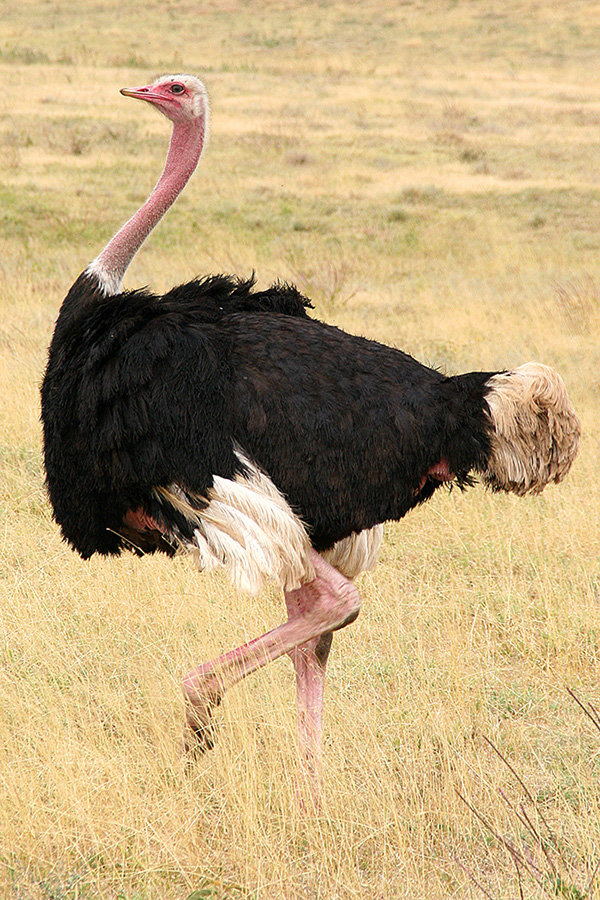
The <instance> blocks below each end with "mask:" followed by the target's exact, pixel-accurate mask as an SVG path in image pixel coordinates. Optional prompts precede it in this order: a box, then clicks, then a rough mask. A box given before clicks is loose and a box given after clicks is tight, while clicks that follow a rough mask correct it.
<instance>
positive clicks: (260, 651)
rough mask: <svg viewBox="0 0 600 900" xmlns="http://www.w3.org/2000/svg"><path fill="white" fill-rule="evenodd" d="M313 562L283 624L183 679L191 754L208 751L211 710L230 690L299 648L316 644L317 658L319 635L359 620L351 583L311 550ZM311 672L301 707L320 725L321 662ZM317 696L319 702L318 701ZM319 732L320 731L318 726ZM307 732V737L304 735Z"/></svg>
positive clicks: (309, 739)
mask: <svg viewBox="0 0 600 900" xmlns="http://www.w3.org/2000/svg"><path fill="white" fill-rule="evenodd" d="M311 560H312V563H313V565H314V568H315V576H316V577H315V579H314V581H311V582H309V583H308V584H304V585H302V587H300V588H299V589H298V590H296V591H289V592H286V602H287V603H288V604H289V605H288V608H289V607H290V606H292V607H293V611H294V615H293V616H292V617H291V618H290V619H288V621H287V622H285V623H284V624H283V625H278V626H277V628H274V629H273V630H272V631H268V632H267V633H266V634H263V635H262V636H261V637H258V638H255V639H254V640H253V641H250V642H249V643H247V644H244V645H243V646H242V647H237V648H236V649H235V650H230V651H229V652H228V653H224V654H223V656H219V657H218V658H217V659H213V660H211V661H210V662H207V663H203V664H202V665H200V666H197V668H195V669H192V671H191V672H188V674H187V675H186V676H185V678H184V681H183V689H184V693H185V698H186V707H187V724H188V734H189V738H188V740H187V741H186V745H187V748H188V749H189V750H192V751H203V750H207V749H210V748H211V747H212V745H213V729H212V722H211V719H212V710H213V709H214V707H215V706H218V704H219V703H220V702H221V700H222V698H223V695H224V694H225V691H226V690H227V689H228V688H230V687H232V686H233V685H234V684H237V682H238V681H241V680H242V679H243V678H245V677H246V676H247V675H250V674H251V673H252V672H255V671H256V670H257V669H260V668H262V667H263V666H265V665H267V663H270V662H273V661H274V660H275V659H278V658H279V657H280V656H283V655H284V654H285V653H289V654H291V653H292V652H293V651H294V650H295V649H296V648H297V647H300V646H301V645H304V644H308V643H309V642H310V641H315V645H314V650H313V651H312V652H314V653H315V654H316V653H317V648H318V647H319V638H320V637H321V636H322V635H327V634H328V633H329V632H331V631H336V630H337V629H338V628H343V627H344V626H345V625H349V624H350V622H353V621H354V619H355V618H356V617H357V615H358V610H359V608H360V597H359V595H358V591H357V590H356V588H355V587H354V585H353V584H352V582H350V581H348V579H347V578H345V577H344V576H343V575H341V574H340V573H339V572H338V571H337V570H336V569H334V568H333V566H330V565H329V563H327V562H326V561H325V560H324V559H323V558H322V557H321V556H319V554H318V553H317V552H316V551H314V550H311ZM288 597H289V600H288ZM325 643H326V642H325V641H324V642H322V643H321V646H320V648H319V654H320V655H323V652H324V647H325ZM328 652H329V648H328V647H327V653H328ZM309 653H310V651H309ZM315 659H316V657H315ZM325 659H326V656H325ZM302 666H304V662H302ZM320 668H322V669H323V671H322V673H319V669H320ZM309 670H310V675H308V674H307V675H306V676H304V675H302V676H301V682H302V684H303V685H304V684H306V685H307V686H306V687H302V688H301V689H299V691H300V693H301V695H302V701H301V702H303V703H305V704H306V705H307V706H308V707H310V709H311V710H314V712H311V713H310V716H309V718H308V719H307V720H306V721H307V722H308V721H309V720H310V719H311V718H312V719H315V716H316V720H318V722H320V721H321V714H320V712H318V709H319V708H320V707H321V708H322V685H321V686H320V687H319V681H323V679H324V671H325V670H324V666H322V665H321V663H318V664H317V666H316V667H314V666H313V665H312V662H311V664H310V667H309ZM314 672H316V680H314V684H315V686H314V689H313V688H312V687H310V685H311V684H313V677H312V675H313V674H314ZM319 693H320V696H321V700H318V699H317V698H318V696H319ZM318 728H319V730H320V725H319V726H318ZM308 729H309V731H310V732H311V735H312V734H313V733H314V726H313V725H309V726H308ZM306 733H307V735H308V731H307V732H306ZM301 745H302V746H312V747H314V737H312V736H311V737H307V738H306V739H305V738H301ZM315 758H316V757H315Z"/></svg>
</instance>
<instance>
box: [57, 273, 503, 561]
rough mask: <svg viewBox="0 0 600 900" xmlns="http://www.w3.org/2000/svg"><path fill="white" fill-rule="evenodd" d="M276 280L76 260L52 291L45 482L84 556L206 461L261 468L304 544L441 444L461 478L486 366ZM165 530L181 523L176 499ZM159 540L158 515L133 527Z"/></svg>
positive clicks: (117, 539) (360, 515)
mask: <svg viewBox="0 0 600 900" xmlns="http://www.w3.org/2000/svg"><path fill="white" fill-rule="evenodd" d="M309 305H310V304H309V302H308V301H307V300H306V299H305V298H304V297H302V296H301V295H300V294H299V293H298V291H297V290H296V289H295V288H293V287H291V286H289V285H285V284H276V285H274V286H273V287H271V288H270V289H268V290H266V291H256V290H254V286H253V282H252V280H249V281H238V280H236V279H233V278H230V277H226V276H212V277H209V278H206V279H203V280H198V281H192V282H190V283H189V284H186V285H182V286H180V287H176V288H174V289H173V290H171V291H169V292H168V293H167V294H165V295H163V296H157V295H155V294H152V293H150V292H149V291H146V290H138V291H126V292H123V293H121V294H117V295H116V296H104V294H103V293H102V291H100V290H99V288H98V285H97V282H96V280H95V278H94V277H93V276H90V275H87V274H85V273H84V274H83V275H81V276H80V277H79V278H78V280H77V281H76V282H75V284H74V285H73V287H72V288H71V290H70V292H69V294H68V295H67V298H66V299H65V302H64V304H63V307H62V309H61V312H60V315H59V318H58V321H57V324H56V329H55V332H54V336H53V339H52V343H51V346H50V351H49V359H48V365H47V370H46V374H45V377H44V381H43V386H42V420H43V427H44V451H45V462H46V472H47V484H48V490H49V495H50V500H51V503H52V506H53V509H54V515H55V518H56V521H57V522H58V523H59V525H60V526H61V529H62V532H63V534H64V536H65V537H66V539H67V540H68V541H69V542H70V543H71V544H72V545H73V547H75V548H76V549H77V550H78V551H79V553H80V554H81V555H82V556H83V557H89V556H90V555H92V554H93V553H94V552H99V553H118V552H120V550H121V549H123V548H124V547H125V546H127V545H128V541H127V534H128V532H127V528H126V527H124V520H125V517H126V516H127V513H128V512H129V511H136V510H143V511H144V512H145V513H146V514H147V515H148V516H149V517H152V518H153V519H154V520H156V521H160V520H161V517H163V520H164V516H165V510H164V508H159V506H158V501H157V500H156V497H155V495H154V494H153V488H155V487H157V486H165V487H166V486H168V485H170V484H172V483H176V484H178V485H180V486H181V487H182V488H184V489H185V490H186V491H190V492H192V493H193V494H195V495H199V496H200V497H203V496H205V495H206V492H207V490H209V488H210V487H211V485H212V483H213V477H214V476H215V475H221V476H223V477H225V478H231V477H233V476H234V475H235V474H236V473H238V472H241V471H243V463H242V462H241V461H240V459H239V457H238V456H237V455H236V453H235V449H236V447H239V448H241V449H242V450H243V452H244V453H245V454H246V455H247V456H248V457H249V458H250V459H251V460H252V461H254V462H255V463H256V464H257V465H258V466H259V467H260V468H261V469H262V470H263V471H264V472H266V473H267V474H268V475H269V477H270V478H271V480H272V481H273V482H274V484H275V485H276V486H277V487H278V488H279V490H280V491H281V492H282V493H283V494H284V495H285V497H286V498H287V500H288V502H289V503H290V505H291V507H292V509H293V510H294V511H295V512H296V513H297V514H298V515H299V516H300V517H301V519H302V520H303V521H304V522H305V523H306V525H307V527H308V529H309V534H310V537H311V541H312V543H313V545H314V546H315V548H316V549H317V550H323V549H325V548H327V547H329V546H331V545H332V544H333V543H334V542H335V541H337V540H340V539H341V538H344V537H346V536H348V535H349V534H351V533H352V532H357V531H361V530H362V529H365V528H369V527H372V526H373V525H375V524H377V523H379V522H384V521H386V520H389V519H399V518H401V517H402V516H403V515H404V514H405V513H406V512H407V511H408V510H409V509H411V508H412V507H414V506H415V505H417V504H418V503H420V502H422V501H424V500H426V499H427V498H428V497H430V496H431V495H432V494H433V492H434V490H435V489H436V487H438V486H439V484H440V480H439V479H437V478H436V477H435V476H434V475H432V474H428V472H429V470H430V469H431V468H432V467H434V466H436V465H437V464H439V463H440V462H441V461H443V462H444V464H445V465H446V466H447V469H448V471H449V472H450V473H452V476H453V477H454V479H455V480H456V481H457V482H458V483H459V484H464V483H467V482H468V477H469V472H471V471H472V470H483V469H484V468H485V465H486V459H487V457H488V455H489V453H490V440H491V438H490V433H491V422H490V418H489V414H488V410H487V406H486V403H485V394H486V390H487V388H486V383H487V382H488V380H489V378H490V376H491V375H492V374H494V373H489V372H487V373H486V372H483V373H480V372H477V373H469V374H467V375H460V376H455V377H446V376H444V375H443V374H441V373H440V372H438V371H436V370H433V369H430V368H428V367H426V366H423V365H421V364H420V363H418V362H416V361H415V360H414V359H412V358H411V357H410V356H408V355H406V354H404V353H402V352H400V351H399V350H395V349H392V348H390V347H386V346H384V345H382V344H379V343H376V342H374V341H370V340H367V339H365V338H361V337H356V336H353V335H349V334H347V333H345V332H343V331H341V330H339V329H337V328H335V327H332V326H329V325H325V324H323V323H322V322H319V321H317V320H314V319H311V318H309V317H308V316H307V315H306V307H307V306H309ZM170 515H172V516H173V521H172V522H171V523H167V524H169V525H172V526H173V528H172V529H171V530H173V529H174V530H175V532H177V531H179V532H180V533H184V534H185V529H186V528H189V525H188V524H186V522H185V521H177V514H176V511H171V513H170ZM137 544H138V546H139V547H140V549H142V550H144V551H148V550H153V549H162V550H165V551H167V552H171V550H172V547H171V544H170V543H169V542H168V541H167V540H165V539H164V537H163V536H162V535H161V534H160V533H155V534H154V535H151V534H149V535H148V536H147V537H146V538H144V539H142V540H140V541H137Z"/></svg>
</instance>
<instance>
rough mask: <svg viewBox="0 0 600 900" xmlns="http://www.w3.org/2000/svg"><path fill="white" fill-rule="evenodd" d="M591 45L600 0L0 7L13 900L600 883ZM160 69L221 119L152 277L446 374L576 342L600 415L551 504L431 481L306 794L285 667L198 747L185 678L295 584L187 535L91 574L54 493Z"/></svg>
mask: <svg viewBox="0 0 600 900" xmlns="http://www.w3.org/2000/svg"><path fill="white" fill-rule="evenodd" d="M599 48H600V8H599V7H598V4H595V3H592V2H589V3H586V2H566V0H565V2H561V3H558V4H557V3H555V2H550V0H548V2H520V3H516V2H510V0H509V2H505V3H497V2H492V0H488V2H486V0H472V2H469V3H460V4H459V3H438V2H433V0H432V2H420V3H411V2H406V3H386V2H380V3H369V2H365V3H350V2H347V3H344V2H333V3H331V4H328V3H318V4H295V3H292V2H274V3H263V4H258V3H253V4H252V3H251V4H248V3H241V2H235V0H231V2H219V0H214V2H207V3H203V4H191V3H188V4H185V3H175V2H160V3H158V2H148V3H145V4H143V5H141V4H139V5H134V4H132V3H123V2H115V0H107V2H104V3H102V4H96V3H92V2H91V0H84V2H77V3H75V2H74V0H70V2H65V3H57V2H41V0H36V2H27V0H25V2H23V0H21V2H19V3H15V2H12V0H5V2H4V3H3V4H2V14H1V16H0V73H1V82H2V90H1V91H0V191H1V197H2V200H1V209H0V242H1V258H0V285H1V317H0V354H1V356H0V410H1V412H0V420H1V422H2V431H1V436H0V444H1V446H0V453H1V471H0V479H1V480H0V515H1V531H0V533H1V538H2V555H1V560H0V566H1V568H0V578H1V594H2V600H1V604H0V637H1V649H0V654H1V655H0V894H1V896H2V897H6V898H12V900H17V898H18V900H75V898H81V900H83V898H89V900H92V898H94V900H95V898H103V900H104V898H113V900H117V898H119V900H149V898H165V900H185V898H187V897H188V895H192V896H193V897H195V898H200V897H212V898H215V900H223V898H256V900H267V898H268V900H270V898H286V900H288V898H290V900H291V898H300V897H311V898H339V900H345V898H363V897H366V898H390V897H393V898H397V897H398V898H399V897H406V898H423V897H432V898H447V897H484V896H488V897H493V898H502V900H504V898H509V900H510V898H518V897H527V898H533V897H542V896H563V897H568V898H571V900H577V898H581V897H583V896H592V895H593V892H594V889H595V890H596V895H597V893H598V891H600V887H599V886H598V882H600V879H599V878H596V879H594V877H593V873H594V870H595V868H596V866H597V865H598V864H599V862H600V818H599V812H600V788H599V779H600V730H599V729H598V727H597V726H596V725H595V724H594V722H593V721H592V719H591V718H590V715H592V711H591V710H590V708H589V706H586V704H590V703H591V704H592V705H595V704H596V703H598V702H600V675H599V673H600V669H599V664H600V611H599V596H598V543H599V541H598V534H599V531H598V519H599V513H598V509H599V505H600V504H599V500H600V498H599V496H598V478H597V475H598V455H599V443H598V442H599V438H600V429H599V425H598V421H597V412H598V388H599V383H600V375H599V373H600V348H599V346H598V335H599V318H600V316H599V311H598V300H599V296H600V271H599V265H598V260H599V249H600V232H599V213H600V180H599V168H598V166H599V161H600V159H599V150H600V81H599V77H598V73H599V70H600V50H599ZM172 71H192V72H194V73H197V74H199V75H201V76H202V77H203V78H204V79H205V81H206V83H207V85H208V88H209V91H210V94H211V97H212V105H213V126H212V137H211V142H210V146H209V150H208V153H207V155H206V158H205V159H204V160H203V162H202V164H201V167H200V171H199V173H198V174H197V176H196V177H195V179H194V180H193V181H192V183H190V185H189V186H188V188H187V189H186V192H185V194H184V195H183V197H182V198H181V200H180V202H179V203H178V205H177V206H176V208H175V209H174V210H173V211H172V212H171V213H170V214H169V216H168V217H167V218H166V220H165V221H164V222H163V223H162V224H161V225H160V226H159V228H158V230H157V232H156V234H155V235H154V236H153V237H152V238H151V240H150V241H148V243H147V245H146V246H145V247H144V248H143V249H142V251H141V252H140V253H139V256H138V258H137V259H136V261H135V262H134V264H133V265H132V267H131V270H130V273H129V275H128V277H127V282H126V283H127V285H129V286H134V285H137V284H146V283H148V284H150V285H152V286H153V287H155V288H157V289H164V288H166V287H168V286H170V285H171V284H172V283H173V282H174V281H176V280H185V279H186V278H188V277H191V276H193V275H195V274H198V273H204V272H209V271H210V272H214V271H227V272H236V273H238V274H240V275H247V274H249V273H250V272H251V271H252V270H253V269H256V272H257V277H258V280H259V283H260V284H266V283H268V282H269V281H270V280H271V279H274V278H276V277H281V278H285V279H289V280H293V281H295V282H296V283H297V284H298V285H299V286H300V287H301V288H302V289H303V290H305V291H306V292H307V293H308V294H309V295H310V296H311V297H312V298H313V300H314V302H315V306H316V310H315V314H316V315H317V316H319V317H322V318H323V319H325V320H327V321H329V322H332V323H335V324H338V325H340V326H342V327H344V328H347V329H349V330H350V331H353V332H356V333H360V334H365V335H368V336H370V337H373V338H377V339H381V340H384V341H387V342H389V343H392V344H395V345H396V346H399V347H402V348H403V349H405V350H407V351H409V352H410V353H412V354H414V355H415V356H417V357H418V358H419V359H421V360H424V361H426V362H428V363H430V364H432V365H435V366H439V367H441V368H442V369H444V370H446V371H448V372H455V371H465V370H468V369H473V368H482V369H494V368H503V367H507V366H511V365H514V364H518V363H520V362H524V361H526V360H529V359H540V360H543V361H544V362H546V363H549V364H550V365H553V366H555V367H556V368H557V369H558V370H559V371H560V372H561V373H562V375H563V377H564V379H565V381H566V383H567V385H568V387H569V391H570V393H571V396H572V398H573V400H574V402H575V405H576V407H577V409H578V411H579V413H580V415H581V419H582V422H583V426H584V438H583V441H582V446H581V453H580V456H579V459H578V460H577V462H576V464H575V466H574V469H573V471H572V473H571V475H570V476H569V478H568V479H567V481H566V482H565V483H564V484H563V485H560V486H558V487H551V488H549V489H548V490H547V491H546V492H545V493H544V494H543V495H542V496H541V497H537V498H528V499H525V500H519V499H517V498H513V497H504V496H492V495H490V494H488V493H486V492H485V491H484V490H483V489H482V488H481V487H479V488H475V489H473V490H470V491H468V492H467V493H465V494H460V493H459V492H453V493H452V494H450V495H448V494H447V493H444V494H442V492H439V493H440V495H439V496H436V497H435V498H434V500H433V501H432V502H430V503H429V504H428V505H427V506H426V507H425V508H423V509H420V510H418V511H416V512H414V513H413V514H412V515H410V516H409V517H408V518H407V519H406V520H405V521H403V522H401V523H399V524H391V525H389V526H387V528H386V540H385V546H384V549H383V552H382V555H381V562H380V564H379V565H378V567H377V568H376V569H375V570H374V571H373V572H371V573H368V574H366V575H364V576H363V577H362V578H361V579H360V590H361V593H362V596H363V600H364V603H363V610H362V613H361V615H360V617H359V619H358V620H357V622H356V623H355V624H354V625H353V626H352V627H350V628H348V629H346V630H345V631H343V632H341V633H339V634H338V635H336V638H335V643H334V651H333V654H332V661H331V665H330V677H329V681H328V690H327V698H326V704H327V706H326V721H325V735H326V738H325V748H324V756H325V767H326V780H325V788H324V804H323V809H322V811H321V813H320V815H319V816H318V817H316V818H312V817H310V816H309V817H306V816H302V815H301V814H300V813H299V811H298V809H297V806H296V804H295V779H296V777H297V775H298V769H297V763H296V755H295V712H294V685H293V678H292V672H291V667H290V664H289V662H288V661H287V660H283V661H279V662H278V663H276V664H274V665H273V666H272V667H270V668H268V669H267V670H264V671H262V672H260V673H259V674H258V675H257V676H254V677H253V678H252V679H250V680H249V681H248V682H247V683H245V684H244V685H242V686H239V687H238V688H236V689H234V690H233V691H232V692H231V694H230V695H229V696H228V697H227V698H226V700H225V702H224V703H223V705H222V707H221V708H220V709H219V711H218V716H217V721H218V724H219V739H218V743H217V746H216V747H215V749H214V751H213V752H212V753H210V754H207V755H206V756H205V757H204V758H202V759H200V761H199V762H197V763H195V764H193V765H188V764H187V761H186V758H185V756H184V754H183V752H182V721H183V701H182V695H181V691H180V679H181V676H182V675H183V674H184V673H185V672H186V671H187V669H188V668H189V667H191V665H192V664H194V663H197V662H199V661H201V660H204V659H207V658H209V657H212V656H213V655H215V654H217V653H218V652H221V651H223V650H225V649H228V648H230V647H233V646H234V645H236V644H238V643H241V642H243V641H244V640H246V639H247V638H249V637H251V636H254V635H256V634H258V633H259V632H261V631H263V630H265V629H266V628H268V627H271V626H273V625H274V624H276V623H277V622H278V621H280V620H281V619H282V616H283V610H282V601H281V598H280V597H279V596H277V594H276V593H275V592H274V591H273V592H271V593H266V594H264V595H261V596H260V597H258V598H256V599H252V600H249V599H247V598H244V597H242V596H240V595H238V594H237V593H236V592H234V591H233V590H232V589H231V588H230V586H229V584H228V582H227V580H226V578H224V577H220V576H210V577H209V576H199V575H198V574H197V573H196V572H195V571H194V570H193V569H192V568H191V567H190V566H189V565H188V564H187V562H186V561H185V560H176V561H175V562H174V563H173V562H172V561H169V560H163V559H154V558H149V559H147V560H143V561H139V560H136V559H133V558H124V559H121V560H114V561H110V560H109V561H106V560H100V559H93V560H92V561H91V562H88V563H83V562H82V561H81V560H80V559H79V558H78V557H76V556H75V555H74V554H73V553H72V552H71V551H70V550H68V549H67V548H66V546H65V545H64V544H63V543H62V542H61V540H60V537H59V534H58V531H57V528H56V526H55V525H54V524H53V522H52V519H51V515H50V511H49V508H48V504H47V502H46V498H45V493H44V485H43V472H42V463H41V445H40V427H39V422H38V416H39V403H38V386H39V382H40V378H41V373H42V371H43V368H44V361H45V353H46V347H47V344H48V341H49V338H50V335H51V332H52V327H53V322H54V319H55V317H56V314H57V311H58V308H59V305H60V303H61V299H62V297H63V296H64V294H65V291H66V289H67V288H68V286H69V284H70V283H71V282H72V281H73V279H74V278H75V276H76V275H77V274H78V272H79V271H80V270H81V269H82V268H83V267H84V266H85V264H86V263H87V262H88V261H89V260H90V259H91V258H92V257H93V256H95V255H96V253H97V252H98V251H99V249H100V248H101V247H102V246H103V244H104V242H105V241H106V240H107V239H108V237H109V236H110V235H111V234H112V233H113V232H114V231H115V229H116V228H117V226H119V225H120V224H121V223H122V222H123V221H124V220H125V219H126V218H127V217H128V216H129V215H130V214H131V213H132V212H133V211H134V209H135V208H136V207H137V206H138V205H139V204H140V202H141V201H142V200H143V199H145V197H146V195H147V193H148V191H149V190H150V188H151V186H152V185H153V183H154V181H155V179H156V177H157V176H158V173H159V171H160V169H161V165H162V161H163V157H164V153H165V149H166V144H167V140H168V123H167V122H166V121H164V120H163V119H162V118H160V117H159V116H157V115H156V114H155V113H154V112H153V111H152V110H151V109H150V108H147V107H144V106H142V105H141V104H134V103H132V102H131V101H129V100H126V99H124V98H122V97H120V96H119V94H118V88H119V87H121V86H124V85H128V86H129V85H132V84H133V85H136V84H141V83H146V82H147V81H148V80H149V79H150V78H151V77H153V76H154V75H155V74H157V73H164V72H172ZM567 689H571V690H572V691H574V692H575V694H576V696H577V697H578V698H579V699H580V701H581V703H582V704H583V705H584V706H586V710H587V713H589V714H590V715H588V714H586V712H585V711H584V709H582V708H581V707H580V706H578V705H577V703H576V702H575V700H574V699H573V697H571V696H570V695H569V693H568V692H567ZM488 741H491V744H490V743H488ZM492 745H493V746H492ZM494 748H495V749H494ZM496 751H497V752H496ZM459 794H460V796H459ZM461 797H462V798H463V799H461ZM509 848H511V849H509Z"/></svg>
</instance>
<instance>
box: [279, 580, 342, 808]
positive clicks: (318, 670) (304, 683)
mask: <svg viewBox="0 0 600 900" xmlns="http://www.w3.org/2000/svg"><path fill="white" fill-rule="evenodd" d="M287 600H288V596H287V595H286V601H287ZM289 608H290V606H289V604H288V610H289ZM332 640H333V632H331V631H328V632H327V633H326V634H322V635H321V637H319V638H313V639H312V640H311V641H307V643H305V644H301V645H300V646H299V647H296V648H295V649H294V650H292V651H291V652H290V653H289V656H290V657H291V660H292V662H293V664H294V669H295V671H296V700H297V716H298V745H299V748H300V759H301V761H302V766H303V769H304V772H305V775H306V778H307V781H308V784H309V785H310V786H311V789H312V793H313V800H314V801H317V800H318V797H319V793H320V788H321V736H322V733H323V695H324V691H325V668H326V666H327V658H328V656H329V651H330V649H331V642H332ZM299 793H300V794H302V791H301V790H300V791H299Z"/></svg>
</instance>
